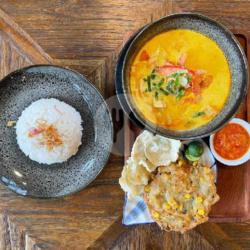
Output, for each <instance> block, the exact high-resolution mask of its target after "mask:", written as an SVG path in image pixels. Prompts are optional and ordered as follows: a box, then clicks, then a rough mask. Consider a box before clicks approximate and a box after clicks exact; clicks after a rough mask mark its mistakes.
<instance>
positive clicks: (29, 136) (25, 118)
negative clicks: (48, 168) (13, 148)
mask: <svg viewBox="0 0 250 250" xmlns="http://www.w3.org/2000/svg"><path fill="white" fill-rule="evenodd" d="M81 123H82V119H81V116H80V113H79V112H78V111H76V110H75V109H74V108H73V107H71V106H70V105H68V104H66V103H65V102H62V101H59V100H57V99H54V98H51V99H40V100H38V101H35V102H33V103H32V104H31V105H30V106H29V107H27V108H26V109H25V110H24V111H23V112H22V114H21V116H20V117H19V119H18V121H17V124H16V135H17V143H18V145H19V147H20V149H21V150H22V151H23V152H24V154H25V155H26V156H28V157H29V158H30V159H31V160H33V161H36V162H39V163H44V164H53V163H61V162H64V161H67V160H68V159H69V158H70V157H71V156H73V155H75V154H76V153H77V151H78V148H79V146H80V145H81V139H82V125H81Z"/></svg>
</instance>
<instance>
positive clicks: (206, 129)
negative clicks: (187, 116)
mask: <svg viewBox="0 0 250 250" xmlns="http://www.w3.org/2000/svg"><path fill="white" fill-rule="evenodd" d="M180 28H181V29H190V30H194V31H197V32H200V33H202V34H203V35H205V36H208V37H209V38H211V39H212V40H214V41H215V42H216V43H217V44H218V45H219V47H220V48H221V49H222V51H223V52H224V54H225V56H226V58H227V60H228V63H229V67H230V73H231V79H232V87H231V92H230V95H229V97H228V100H227V102H226V104H225V106H224V108H223V109H222V111H221V112H220V113H219V114H218V115H217V116H216V117H215V119H214V120H212V121H211V122H209V123H208V124H206V125H204V126H201V127H199V128H195V129H192V130H186V131H174V130H170V129H165V128H162V127H158V126H156V125H155V124H153V123H151V122H150V121H148V120H145V118H144V117H143V115H142V114H140V112H139V111H138V110H137V108H136V105H135V104H134V102H133V99H132V98H131V94H130V88H129V84H128V82H129V74H130V66H131V63H132V62H133V60H134V57H135V56H136V54H137V53H138V51H139V50H140V48H141V47H142V46H143V45H144V44H145V43H146V42H147V41H148V40H150V39H151V38H153V37H154V36H156V35H157V34H159V33H162V32H165V31H168V30H172V29H180ZM211 63H213V62H211ZM247 87H248V64H247V60H246V57H245V54H244V52H243V50H242V48H241V46H240V44H239V43H238V41H237V39H236V38H235V37H234V35H233V34H232V33H231V32H230V31H229V30H228V29H227V28H226V27H224V26H222V25H221V24H219V23H218V22H216V21H214V20H212V19H210V18H208V17H206V16H203V15H200V14H195V13H181V14H173V15H170V16H166V17H163V18H161V19H159V20H157V21H155V22H153V23H151V24H149V25H147V26H145V27H143V28H142V29H141V30H140V31H139V32H138V33H137V34H135V36H134V37H133V38H132V39H131V40H130V41H128V43H127V44H125V46H124V48H123V50H122V52H121V54H120V57H119V59H118V62H117V67H116V91H117V94H118V98H119V101H120V103H121V105H122V107H123V109H124V111H125V112H126V113H127V114H128V115H129V117H130V119H131V120H132V121H134V122H135V123H136V124H138V125H140V127H142V128H146V129H148V130H149V131H151V132H153V133H158V134H161V135H163V136H166V137H169V138H175V139H193V138H200V137H205V136H208V135H210V134H211V133H214V132H215V131H217V130H218V129H219V128H221V127H222V126H223V125H224V124H225V123H226V122H228V121H229V120H230V119H231V118H232V117H233V116H234V114H235V113H236V112H237V110H238V108H239V105H240V103H241V101H242V100H243V99H244V97H245V95H246V92H247Z"/></svg>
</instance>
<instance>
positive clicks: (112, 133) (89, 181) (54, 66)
mask: <svg viewBox="0 0 250 250" xmlns="http://www.w3.org/2000/svg"><path fill="white" fill-rule="evenodd" d="M39 67H51V68H58V69H60V70H65V71H71V72H72V73H73V74H76V75H77V76H79V77H80V78H82V79H83V80H84V81H86V82H87V83H88V84H89V86H90V87H91V88H92V89H93V90H94V91H95V93H97V95H98V96H99V98H100V99H101V100H102V103H103V105H104V106H105V109H106V110H107V114H108V117H109V121H110V123H109V124H110V137H111V143H110V145H109V148H108V154H107V155H106V157H105V160H104V161H103V166H102V167H101V168H100V169H99V171H97V173H96V175H95V176H93V178H92V179H89V180H88V181H87V182H85V183H84V184H83V185H81V186H80V187H79V188H77V189H75V190H74V191H72V192H69V193H65V194H62V195H61V194H60V195H56V196H36V195H32V194H25V195H23V194H21V193H17V192H15V191H14V190H12V189H11V188H9V187H8V186H7V185H6V183H4V182H3V181H2V180H1V178H0V183H1V184H2V185H4V186H6V187H7V188H8V190H10V191H11V192H13V193H15V194H17V195H20V196H24V197H30V198H34V199H41V200H57V199H60V198H63V197H66V196H69V195H73V194H75V193H78V192H79V191H81V190H83V189H84V188H85V187H87V186H88V185H89V184H90V183H91V182H93V181H94V180H95V179H96V178H97V176H98V175H99V174H100V173H101V172H102V170H103V169H104V168H105V166H106V164H107V162H108V160H109V158H110V155H111V152H112V147H113V144H114V143H113V138H114V125H113V119H112V115H111V112H110V109H109V106H108V104H107V102H106V101H105V99H104V97H103V96H102V94H101V93H100V91H99V90H98V88H97V87H96V86H95V85H94V84H93V83H92V82H91V81H90V80H88V78H87V77H85V76H84V75H83V74H81V73H80V72H78V71H76V70H74V69H71V68H67V67H63V66H60V65H56V64H32V65H29V66H26V67H22V68H19V69H16V70H13V71H11V72H10V73H8V74H7V75H6V76H4V77H3V78H2V79H1V80H0V89H1V87H2V86H3V82H4V81H5V80H6V79H8V78H11V77H12V76H13V75H15V74H17V73H20V72H22V71H24V70H29V69H32V68H39Z"/></svg>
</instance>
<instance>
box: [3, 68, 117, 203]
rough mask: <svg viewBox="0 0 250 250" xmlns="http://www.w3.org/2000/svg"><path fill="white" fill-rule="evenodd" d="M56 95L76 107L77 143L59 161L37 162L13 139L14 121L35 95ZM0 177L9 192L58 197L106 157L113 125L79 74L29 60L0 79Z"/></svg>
mask: <svg viewBox="0 0 250 250" xmlns="http://www.w3.org/2000/svg"><path fill="white" fill-rule="evenodd" d="M52 97H53V98H57V99H59V100H61V101H64V102H66V103H68V104H69V105H71V106H73V107H74V108H75V109H76V110H77V111H79V112H80V114H81V117H82V120H83V123H82V126H83V136H82V145H81V146H80V148H79V151H78V152H77V154H76V155H75V156H73V157H71V158H70V159H69V160H68V161H67V162H64V163H60V164H52V165H45V164H38V163H36V162H34V161H32V160H30V159H29V158H28V157H26V156H25V155H24V153H23V152H22V151H21V150H20V149H19V147H18V145H17V142H16V131H15V127H7V126H6V124H7V122H8V121H10V120H14V121H16V120H17V119H18V117H19V116H20V115H21V113H22V111H23V110H24V109H25V108H26V107H27V106H29V105H30V104H31V103H32V102H34V101H36V100H38V99H40V98H52ZM0 117H1V120H0V135H1V136H0V181H1V182H2V183H3V184H5V185H6V186H7V187H9V188H10V189H11V190H12V191H14V192H16V193H18V194H21V195H27V196H32V197H41V198H49V197H60V196H65V195H68V194H71V193H74V192H76V191H79V190H80V189H82V188H84V187H86V186H87V185H88V184H89V183H90V182H91V181H93V180H94V179H95V178H96V176H97V175H98V174H99V173H100V171H101V170H102V169H103V167H104V165H105V163H106V162H107V160H108V157H109V154H110V151H111V147H112V141H113V125H112V120H111V116H110V113H109V110H108V108H107V105H106V103H105V101H104V99H103V98H102V96H101V94H100V93H99V92H98V90H97V89H96V88H95V87H94V86H93V85H92V84H91V83H90V82H89V81H88V80H87V79H86V78H85V77H84V76H82V75H81V74H79V73H77V72H75V71H72V70H69V69H64V68H61V67H58V66H52V65H35V66H31V67H27V68H23V69H20V70H17V71H15V72H12V73H11V74H9V75H8V76H6V77H5V78H4V79H2V80H1V82H0Z"/></svg>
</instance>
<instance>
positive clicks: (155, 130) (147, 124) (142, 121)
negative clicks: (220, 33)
mask: <svg viewBox="0 0 250 250" xmlns="http://www.w3.org/2000/svg"><path fill="white" fill-rule="evenodd" d="M190 16H191V17H192V16H193V17H196V18H199V19H202V20H204V21H208V22H211V23H213V24H214V25H216V26H219V27H220V28H221V29H222V30H224V32H225V33H226V34H228V35H229V36H230V38H231V39H232V41H233V42H234V44H235V45H236V47H237V49H238V50H239V52H240V55H241V57H242V60H243V64H244V73H245V74H246V81H245V82H246V84H245V85H246V86H245V91H242V92H243V93H242V92H241V93H240V97H239V99H240V100H241V101H240V103H241V102H242V100H243V99H244V98H245V96H246V94H247V90H248V86H249V66H248V60H247V58H246V55H245V52H244V50H243V48H242V47H241V45H240V43H239V41H238V40H237V38H236V37H235V36H234V34H233V33H232V32H231V31H230V30H229V29H228V28H227V27H226V26H224V25H223V24H221V23H220V22H218V21H216V20H214V19H212V18H210V17H207V16H205V15H203V14H200V13H196V12H183V13H173V14H170V15H167V16H163V17H161V18H159V19H157V20H156V21H154V22H152V23H149V24H146V25H145V26H144V27H142V28H141V29H140V30H139V31H138V32H137V33H136V34H135V36H134V37H133V39H131V41H130V40H128V42H129V45H128V48H127V49H126V51H125V55H124V60H123V61H122V65H121V75H122V76H121V79H122V80H121V85H122V90H123V95H124V99H125V100H126V103H127V106H128V108H129V109H130V112H131V113H133V116H134V117H135V118H136V119H137V121H135V123H138V121H139V123H140V124H143V126H145V128H146V129H147V130H149V131H151V132H152V133H156V134H160V135H162V136H165V137H168V138H173V139H181V140H190V139H197V138H204V137H207V136H209V135H211V134H212V133H215V132H216V131H218V130H219V129H221V128H222V127H223V126H224V125H225V124H226V123H227V122H229V121H230V120H231V119H232V118H233V117H234V115H235V114H236V113H237V111H238V106H237V105H235V107H234V108H233V109H231V111H230V112H228V113H227V114H226V116H225V119H224V122H221V123H220V125H219V126H218V127H216V128H214V129H212V130H209V131H207V132H203V133H202V134H199V135H192V136H189V135H173V134H172V133H171V130H169V131H170V132H167V131H166V129H164V128H163V127H159V126H157V125H156V124H153V123H152V122H149V121H147V120H146V119H144V118H143V117H142V116H141V115H140V114H139V113H138V112H137V110H136V107H134V106H133V104H132V102H131V101H130V100H129V97H128V93H126V91H125V89H126V87H125V85H126V84H125V80H124V71H125V64H126V61H127V57H128V53H129V51H130V49H131V47H132V46H133V45H134V43H135V42H136V41H137V40H138V39H140V36H141V35H142V34H143V33H144V32H145V31H146V30H147V29H149V28H150V27H151V26H153V25H156V24H157V23H159V22H161V21H162V20H164V19H169V18H172V17H190ZM118 99H119V97H118ZM240 103H239V104H240ZM239 106H240V105H239ZM122 107H123V105H122ZM124 111H125V113H127V111H126V109H124ZM128 116H129V117H130V118H131V116H130V115H129V114H128ZM132 118H133V117H132ZM151 124H152V125H151ZM161 130H163V131H164V130H165V131H164V132H162V131H161ZM194 130H195V129H194ZM187 131H191V130H187Z"/></svg>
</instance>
